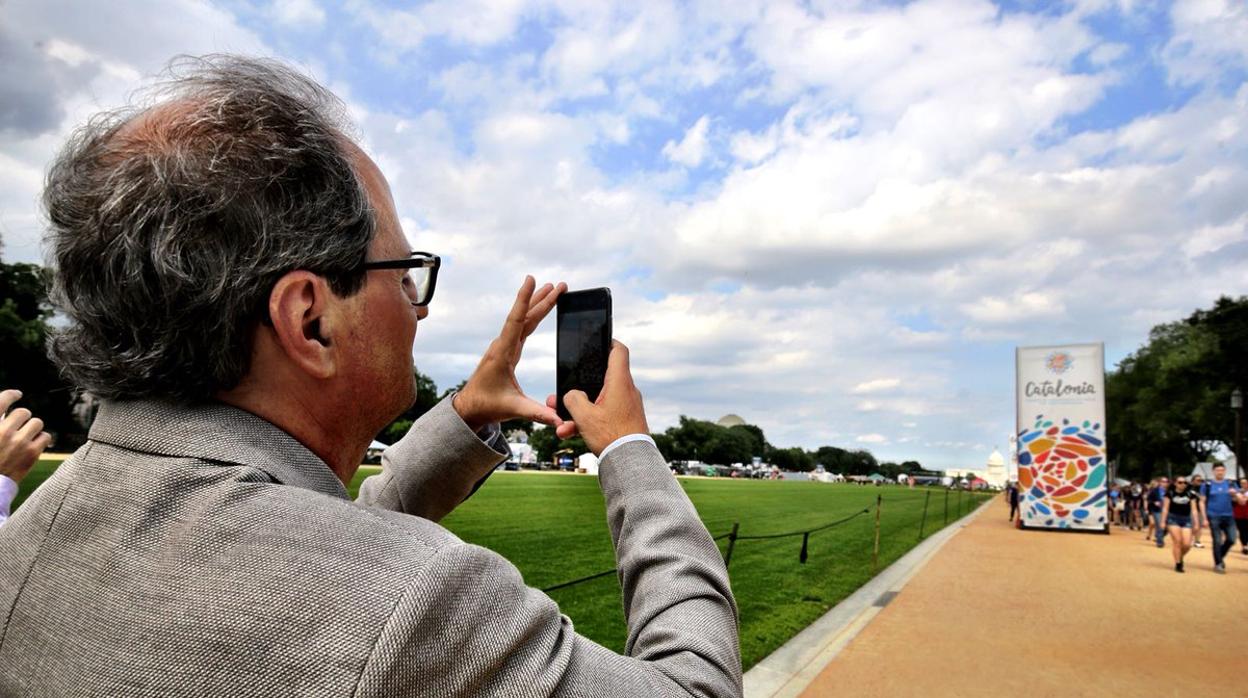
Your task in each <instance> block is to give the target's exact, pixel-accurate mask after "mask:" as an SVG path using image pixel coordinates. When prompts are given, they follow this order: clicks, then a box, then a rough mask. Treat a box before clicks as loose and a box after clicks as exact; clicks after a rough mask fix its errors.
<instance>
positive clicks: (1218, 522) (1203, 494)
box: [1200, 463, 1243, 574]
mask: <svg viewBox="0 0 1248 698" xmlns="http://www.w3.org/2000/svg"><path fill="white" fill-rule="evenodd" d="M1200 498H1201V499H1202V500H1203V501H1202V502H1201V503H1202V504H1203V505H1204V507H1203V508H1204V512H1205V526H1206V527H1208V529H1209V539H1210V540H1209V543H1210V545H1211V546H1212V547H1213V571H1214V572H1217V573H1219V574H1226V553H1227V552H1229V551H1230V549H1231V546H1232V545H1235V513H1234V510H1233V509H1232V506H1233V504H1234V503H1235V502H1239V501H1243V497H1242V496H1241V495H1240V492H1239V485H1237V484H1235V483H1234V482H1231V481H1230V480H1227V479H1226V466H1225V465H1223V464H1221V463H1215V464H1214V466H1213V479H1212V480H1210V481H1209V482H1206V483H1205V486H1204V487H1203V488H1201V490H1200Z"/></svg>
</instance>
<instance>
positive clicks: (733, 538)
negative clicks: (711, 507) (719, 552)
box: [724, 521, 741, 568]
mask: <svg viewBox="0 0 1248 698" xmlns="http://www.w3.org/2000/svg"><path fill="white" fill-rule="evenodd" d="M740 525H741V524H740V523H739V522H736V521H734V522H732V533H729V534H728V550H726V551H724V567H725V568H727V567H728V565H729V564H730V563H731V562H732V549H733V548H735V547H736V545H737V528H738V527H739V526H740Z"/></svg>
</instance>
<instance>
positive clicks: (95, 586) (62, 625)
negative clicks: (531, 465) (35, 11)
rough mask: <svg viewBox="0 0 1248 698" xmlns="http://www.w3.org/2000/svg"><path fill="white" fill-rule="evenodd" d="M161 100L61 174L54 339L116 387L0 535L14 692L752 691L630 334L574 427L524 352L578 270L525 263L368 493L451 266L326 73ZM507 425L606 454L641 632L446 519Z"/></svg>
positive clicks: (4, 649)
mask: <svg viewBox="0 0 1248 698" xmlns="http://www.w3.org/2000/svg"><path fill="white" fill-rule="evenodd" d="M158 95H159V99H158V101H156V102H155V103H152V104H148V105H147V106H146V108H134V109H130V110H127V111H123V112H119V113H115V114H111V115H106V116H104V117H99V118H96V119H93V120H92V121H91V122H90V124H88V125H87V126H85V127H83V128H82V129H81V130H80V131H79V132H78V133H77V134H76V135H75V136H74V137H73V139H72V140H71V141H70V143H69V144H68V145H67V146H66V148H65V150H64V152H63V153H62V154H61V155H60V157H59V158H58V159H57V161H56V162H55V163H54V165H53V167H52V170H51V172H50V174H49V177H48V184H47V189H46V193H45V206H46V208H47V212H48V218H49V221H50V227H51V229H50V234H49V240H48V244H49V246H50V250H49V253H50V259H51V260H52V261H53V263H54V264H55V272H54V275H55V279H54V288H53V294H54V298H55V300H56V302H57V303H58V305H59V306H60V308H61V310H62V312H63V313H64V314H65V317H66V318H67V319H68V324H67V326H66V327H65V329H64V330H63V331H62V332H61V333H60V335H59V336H58V337H57V338H56V339H55V340H54V343H53V345H52V352H53V355H54V358H55V359H56V360H57V361H58V363H59V364H60V365H61V367H62V369H63V370H64V371H65V372H66V373H67V374H68V375H69V376H71V377H72V378H73V379H74V380H75V381H76V382H77V383H78V384H79V385H80V386H82V387H83V388H85V389H88V390H90V391H91V392H92V393H94V394H95V395H97V396H99V397H101V398H102V399H103V400H104V403H103V405H102V407H101V409H100V412H99V415H98V417H97V419H96V422H95V424H94V426H93V427H92V429H91V434H90V441H89V442H88V443H87V445H85V446H84V447H83V448H82V449H80V450H79V451H78V452H77V453H75V454H74V456H73V457H72V458H70V459H69V460H68V461H66V462H65V464H64V465H62V466H61V467H60V468H59V469H58V470H57V472H56V473H55V474H54V475H53V476H52V477H51V478H50V479H49V480H48V481H47V482H45V483H44V484H43V485H42V486H41V487H40V488H39V489H38V490H37V491H36V492H35V493H34V494H33V496H32V497H31V498H30V499H29V500H28V501H27V502H26V504H25V505H24V506H23V507H22V508H21V509H19V510H18V511H17V512H16V514H15V515H14V516H13V518H12V519H10V521H9V523H8V524H7V525H6V526H4V527H3V528H0V695H6V696H8V695H13V696H17V695H39V696H52V695H68V694H92V695H109V696H123V695H145V696H185V695H222V696H225V695H229V696H241V695H265V696H269V695H317V696H333V695H342V696H347V695H350V696H400V695H429V696H458V695H464V696H468V695H508V696H521V695H570V696H650V695H682V696H684V695H717V696H722V695H728V696H731V695H739V694H740V692H741V666H740V655H739V651H738V648H737V631H736V607H735V604H734V601H733V598H732V594H731V591H730V589H729V584H728V576H727V573H726V570H725V569H724V566H723V563H722V562H721V560H720V558H719V554H718V551H717V549H716V547H715V544H714V542H713V541H712V540H711V538H710V536H709V534H708V533H707V532H706V529H705V528H704V527H703V526H702V524H701V522H700V521H699V520H698V518H697V515H696V512H695V511H694V509H693V507H692V505H691V504H690V502H689V500H688V499H687V498H686V497H685V495H684V493H683V492H682V490H681V488H680V487H679V486H678V485H677V483H676V481H675V480H674V479H673V477H672V475H671V473H670V472H669V471H668V469H667V467H666V465H665V464H664V463H663V460H662V458H661V457H660V456H659V454H658V451H657V450H656V449H655V447H654V445H653V443H652V442H649V443H648V442H647V439H648V437H646V436H644V435H645V434H646V433H647V431H648V430H647V426H646V419H645V413H644V410H643V407H642V401H641V395H640V394H639V393H638V391H637V389H636V388H635V387H634V385H633V382H632V377H631V374H630V371H629V367H628V353H627V350H626V349H625V348H624V347H623V346H622V345H618V344H617V345H616V346H615V347H614V349H613V351H612V353H611V357H610V367H609V369H608V375H607V381H606V386H605V387H604V389H603V391H602V395H601V396H600V398H599V399H598V400H597V402H596V404H590V403H589V402H588V400H586V398H585V396H584V394H581V393H570V394H569V395H568V396H567V397H566V401H567V403H568V406H569V409H570V410H571V413H572V415H573V417H574V419H575V422H566V423H565V422H560V421H559V420H558V419H557V417H556V416H555V412H554V410H553V409H552V407H553V396H552V398H548V399H547V401H546V404H541V403H539V402H536V401H534V400H531V399H529V398H528V397H526V396H525V395H524V394H523V393H522V392H521V390H520V388H519V385H518V383H517V382H516V379H515V375H514V370H515V366H516V363H517V362H518V361H519V359H520V354H521V349H522V348H523V345H524V341H525V338H526V337H527V336H528V335H529V334H530V333H531V332H532V331H533V330H534V328H535V327H536V326H537V325H538V323H539V322H541V320H542V319H543V318H544V317H545V316H546V314H547V313H548V312H549V310H550V309H551V307H552V306H553V305H554V303H555V300H556V299H557V298H558V296H559V294H560V293H561V292H562V291H563V290H564V286H563V285H562V284H560V285H557V286H552V285H549V284H547V285H544V286H542V287H541V288H537V287H536V284H535V283H534V281H533V280H532V279H531V278H526V279H525V282H524V284H523V286H522V287H521V288H520V291H519V294H518V295H517V297H516V301H515V304H514V305H513V306H512V308H511V311H510V313H509V314H508V316H507V319H506V322H505V324H504V327H503V330H502V332H501V334H500V335H499V337H498V338H497V339H495V340H494V341H493V342H492V343H491V344H490V346H489V348H488V349H487V351H486V353H485V356H484V358H483V359H482V360H481V363H480V364H479V365H478V367H477V369H476V371H475V372H474V373H473V375H472V376H471V378H470V379H469V380H468V382H467V384H466V385H465V386H464V388H463V390H462V391H460V392H458V393H456V394H455V395H454V396H453V397H451V398H448V399H446V400H443V401H442V402H441V403H440V404H438V405H437V406H436V407H435V408H433V409H432V410H431V411H430V412H429V413H427V414H426V415H425V416H424V417H422V418H421V419H420V420H419V421H418V422H417V423H416V424H415V425H413V427H412V429H411V431H410V432H409V433H408V434H407V436H405V437H404V438H403V439H402V440H401V441H399V442H398V443H396V444H395V445H394V446H392V447H391V448H390V449H389V450H388V451H387V452H386V454H385V456H384V457H383V471H382V473H381V474H380V475H377V476H374V477H372V478H369V479H368V480H366V481H365V483H364V485H363V487H362V488H361V495H360V501H357V502H351V501H349V500H348V499H347V496H346V489H345V487H344V483H346V482H349V481H350V480H351V478H352V476H353V475H354V473H355V470H356V467H357V465H358V464H359V462H360V460H361V457H362V456H363V454H364V450H365V448H366V447H367V445H368V443H369V441H370V438H371V436H372V435H373V434H374V433H376V432H377V431H378V430H379V429H380V428H381V427H382V426H383V425H385V424H386V423H388V422H389V421H390V420H391V419H393V418H394V417H395V416H396V415H397V414H399V413H400V412H402V411H403V410H404V409H406V408H407V407H408V405H410V404H411V403H412V401H413V399H414V397H415V383H414V380H413V367H412V353H411V349H412V343H413V340H414V338H415V334H416V329H417V326H418V324H419V322H420V321H421V320H423V319H425V318H426V317H427V316H428V313H429V305H428V304H429V301H430V300H431V298H432V295H433V291H434V288H435V282H436V279H437V276H436V274H437V269H438V266H439V260H438V258H437V257H436V256H434V255H430V254H424V253H414V252H412V251H411V250H410V249H408V246H407V243H406V241H405V240H404V237H403V235H402V233H401V231H400V229H399V225H398V219H397V216H396V213H395V208H394V204H393V202H392V201H391V198H390V193H389V188H388V186H387V184H386V180H385V178H384V177H383V176H382V175H381V172H380V171H378V169H377V167H376V165H374V164H373V162H372V160H370V159H369V158H368V156H367V155H365V154H364V153H363V152H362V151H361V150H360V149H359V148H358V147H357V146H356V145H354V144H353V143H352V142H351V141H350V140H349V138H348V137H347V136H346V135H345V134H346V133H347V128H346V125H345V123H344V121H343V120H342V119H341V117H340V116H339V114H340V113H341V108H340V105H339V104H338V102H337V101H336V100H335V99H334V98H333V97H332V96H331V95H329V94H328V93H326V92H325V91H324V90H323V89H322V88H320V87H319V86H317V85H316V84H315V83H313V82H311V81H309V80H307V79H306V78H303V77H302V76H300V75H298V74H296V73H294V72H292V71H290V70H288V69H286V68H284V67H282V66H281V65H279V64H275V63H272V62H265V61H253V60H244V59H237V58H230V57H212V58H208V59H187V60H183V61H180V62H178V63H175V65H174V68H173V71H172V77H171V79H170V80H169V81H168V82H167V83H166V84H164V86H163V88H162V90H161V91H160V92H159V93H158ZM516 417H523V418H527V419H533V420H538V421H542V422H545V423H547V424H549V425H552V426H553V427H555V428H556V430H557V432H558V433H559V434H560V435H563V436H568V435H570V434H572V433H574V432H577V431H579V433H580V434H581V435H582V436H583V437H584V438H585V441H586V443H587V444H588V445H589V447H590V448H591V449H592V450H593V451H594V452H596V453H600V454H601V455H602V462H601V470H600V473H601V474H600V480H601V485H602V490H603V493H604V495H605V497H606V503H607V514H608V525H609V527H610V530H611V535H612V539H613V540H614V542H615V546H616V556H617V560H618V563H619V569H620V572H619V576H620V582H621V584H622V587H623V591H624V607H625V613H626V617H627V620H628V641H627V645H626V655H618V654H615V653H614V652H611V651H609V650H607V649H605V648H603V647H601V646H600V645H597V644H595V643H593V642H591V641H589V640H587V639H585V638H583V637H580V636H578V635H577V634H576V633H575V631H574V630H573V628H572V625H571V623H570V622H569V621H568V619H567V618H566V617H564V616H562V615H560V613H559V609H558V608H557V606H556V605H555V603H554V602H553V601H551V600H550V599H549V598H548V597H546V596H545V595H543V594H541V593H540V592H538V591H535V590H533V589H530V588H527V587H526V586H525V585H524V582H523V580H522V579H521V577H520V574H519V573H518V572H517V570H516V569H515V568H514V567H513V566H512V565H511V564H510V563H508V562H507V561H506V560H504V559H503V558H501V557H499V556H498V555H496V554H494V553H492V552H490V551H489V550H485V549H483V548H480V547H477V546H473V545H469V544H466V543H464V542H462V541H460V540H458V539H457V538H456V537H455V536H454V535H453V534H451V533H450V532H448V531H447V530H445V529H444V528H442V527H440V526H439V525H438V524H437V521H438V520H439V519H440V518H441V517H443V516H444V515H446V514H447V513H448V512H449V511H451V510H452V509H453V508H454V507H455V506H457V505H458V504H459V503H460V502H462V501H463V500H464V499H465V498H467V497H468V496H469V495H470V494H471V493H472V492H473V490H474V489H475V487H476V486H477V485H479V484H480V483H481V481H482V480H484V478H485V477H486V476H487V475H488V474H489V473H490V471H491V470H492V469H493V467H494V466H495V465H497V464H498V463H499V462H501V461H502V460H503V459H504V457H505V455H506V453H507V451H506V446H505V443H504V442H503V440H502V439H501V437H500V436H499V431H498V427H497V423H498V422H499V421H500V420H505V419H511V418H516Z"/></svg>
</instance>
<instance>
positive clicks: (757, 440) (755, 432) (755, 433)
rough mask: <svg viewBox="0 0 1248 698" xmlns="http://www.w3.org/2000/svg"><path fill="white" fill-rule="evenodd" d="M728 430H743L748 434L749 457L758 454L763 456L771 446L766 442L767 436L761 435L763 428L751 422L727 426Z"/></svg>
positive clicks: (760, 456)
mask: <svg viewBox="0 0 1248 698" xmlns="http://www.w3.org/2000/svg"><path fill="white" fill-rule="evenodd" d="M729 430H730V431H740V432H745V433H747V434H749V435H750V444H751V445H750V448H751V449H752V450H751V457H753V456H758V457H759V458H763V457H765V456H766V455H767V452H768V450H769V449H770V448H771V444H769V443H767V437H765V436H763V430H762V429H761V428H760V427H756V426H754V425H753V424H737V425H735V426H732V427H729ZM747 461H749V458H747V459H746V460H745V461H743V462H747Z"/></svg>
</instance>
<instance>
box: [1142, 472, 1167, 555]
mask: <svg viewBox="0 0 1248 698" xmlns="http://www.w3.org/2000/svg"><path fill="white" fill-rule="evenodd" d="M1169 489H1170V478H1168V477H1160V478H1157V479H1156V480H1154V481H1153V482H1152V483H1151V484H1150V485H1149V488H1148V495H1147V498H1146V501H1147V503H1148V535H1146V536H1144V540H1148V539H1149V538H1150V537H1154V538H1155V539H1156V541H1157V547H1158V548H1164V547H1165V545H1166V522H1165V520H1164V519H1162V518H1161V509H1162V505H1163V502H1164V501H1165V499H1166V491H1167V490H1169Z"/></svg>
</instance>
